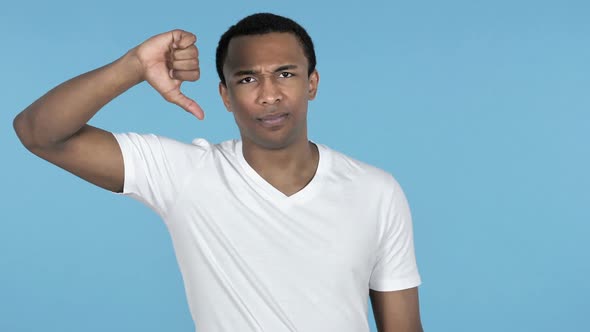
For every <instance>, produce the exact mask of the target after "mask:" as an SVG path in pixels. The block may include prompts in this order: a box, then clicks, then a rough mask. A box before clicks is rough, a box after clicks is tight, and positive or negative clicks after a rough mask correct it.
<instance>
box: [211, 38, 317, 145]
mask: <svg viewBox="0 0 590 332" xmlns="http://www.w3.org/2000/svg"><path fill="white" fill-rule="evenodd" d="M223 74H224V77H225V81H226V84H225V85H224V84H222V83H220V84H219V92H220V94H221V97H222V99H223V103H224V104H225V107H226V108H227V110H228V111H230V112H232V113H233V115H234V118H235V120H236V123H237V125H238V127H239V129H240V134H241V136H242V141H243V144H244V146H248V145H251V144H255V145H257V146H259V147H262V148H265V149H282V148H285V147H288V146H290V145H292V144H297V143H302V144H303V143H304V144H307V105H308V102H309V101H310V100H312V99H314V98H315V95H316V92H317V86H318V82H319V75H318V73H317V71H314V72H313V73H312V74H311V75H308V64H307V58H306V57H305V55H304V53H303V48H302V47H301V45H300V44H299V41H298V40H297V37H295V35H293V34H291V33H268V34H264V35H255V36H240V37H236V38H233V39H232V40H231V41H230V43H229V46H228V50H227V58H226V60H225V63H224V66H223Z"/></svg>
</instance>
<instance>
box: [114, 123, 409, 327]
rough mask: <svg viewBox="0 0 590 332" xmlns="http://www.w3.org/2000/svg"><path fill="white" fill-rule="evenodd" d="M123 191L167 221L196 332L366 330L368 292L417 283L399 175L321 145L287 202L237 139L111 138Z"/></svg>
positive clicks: (130, 134) (129, 135) (399, 288)
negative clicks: (310, 172) (312, 169)
mask: <svg viewBox="0 0 590 332" xmlns="http://www.w3.org/2000/svg"><path fill="white" fill-rule="evenodd" d="M115 137H116V139H117V141H118V142H119V145H120V147H121V151H122V152H123V159H124V163H125V185H124V191H123V193H124V194H126V195H130V196H132V197H133V198H136V199H138V200H140V201H142V202H144V203H145V204H147V205H148V206H149V207H150V208H152V209H153V210H154V211H156V212H157V213H158V214H159V215H160V216H161V217H162V219H163V221H164V222H165V224H166V226H167V228H168V230H169V232H170V235H171V238H172V242H173V245H174V249H175V253H176V257H177V260H178V264H179V267H180V271H181V273H182V277H183V281H184V286H185V290H186V295H187V299H188V304H189V306H190V311H191V314H192V318H193V320H194V322H195V325H196V328H197V331H199V332H222V331H227V332H230V331H231V332H236V331H240V332H248V331H272V332H278V331H300V332H308V331H322V332H328V331H334V332H359V331H369V324H368V317H367V312H368V299H369V288H371V289H374V290H378V291H393V290H401V289H407V288H411V287H415V286H418V285H419V284H420V276H419V274H418V269H417V266H416V260H415V256H414V244H413V235H412V221H411V216H410V211H409V208H408V204H407V201H406V198H405V196H404V194H403V192H402V189H401V188H400V186H399V184H398V183H397V182H396V181H395V180H394V178H393V177H392V176H391V175H390V174H388V173H386V172H384V171H382V170H379V169H377V168H375V167H372V166H369V165H367V164H364V163H362V162H359V161H356V160H354V159H352V158H349V157H347V156H345V155H343V154H341V153H338V152H336V151H334V150H331V149H329V148H328V147H326V146H324V145H321V144H317V146H318V149H319V155H320V158H319V165H318V169H317V172H316V174H315V176H314V178H313V179H312V180H311V182H310V183H309V184H308V185H307V186H306V187H305V188H303V189H302V190H301V191H299V192H297V193H296V194H294V195H291V196H286V195H284V194H283V193H281V192H280V191H279V190H277V189H276V188H274V187H273V186H272V185H270V184H269V183H268V182H266V181H265V180H264V179H263V178H262V177H261V176H260V175H258V173H256V171H255V170H254V169H253V168H251V167H250V165H249V164H248V163H247V162H246V160H245V159H244V157H243V154H242V144H241V141H237V140H232V141H226V142H223V143H220V144H211V143H209V142H207V141H206V140H203V139H195V140H194V141H193V143H192V144H186V143H181V142H178V141H175V140H172V139H169V138H165V137H161V136H155V135H139V134H135V133H128V134H115Z"/></svg>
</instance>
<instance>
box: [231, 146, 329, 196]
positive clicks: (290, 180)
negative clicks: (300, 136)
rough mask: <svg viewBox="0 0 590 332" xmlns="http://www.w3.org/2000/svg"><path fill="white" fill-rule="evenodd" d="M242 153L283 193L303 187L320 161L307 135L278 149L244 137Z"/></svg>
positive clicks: (316, 150)
mask: <svg viewBox="0 0 590 332" xmlns="http://www.w3.org/2000/svg"><path fill="white" fill-rule="evenodd" d="M242 153H243V155H244V159H246V161H247V162H248V164H249V165H250V166H251V167H252V168H253V169H254V170H255V171H256V172H257V173H258V174H259V175H260V176H261V177H262V178H264V179H265V180H266V181H267V182H269V183H270V184H271V185H273V186H274V187H275V188H277V189H278V190H280V191H282V192H283V193H285V194H286V195H290V194H293V193H295V192H297V191H299V190H301V189H302V188H303V187H305V186H306V185H307V184H308V183H309V182H310V181H311V179H312V178H313V176H314V175H315V172H316V170H317V166H318V163H319V152H318V149H317V147H316V146H315V144H313V143H311V142H309V141H308V140H307V138H305V139H304V140H301V142H295V143H293V144H290V145H289V146H287V147H285V148H281V149H266V148H263V147H260V146H259V145H256V144H254V143H253V142H250V141H248V140H243V141H242Z"/></svg>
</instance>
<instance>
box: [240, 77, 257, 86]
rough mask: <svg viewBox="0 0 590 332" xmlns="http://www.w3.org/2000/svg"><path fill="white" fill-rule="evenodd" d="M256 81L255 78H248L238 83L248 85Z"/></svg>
mask: <svg viewBox="0 0 590 332" xmlns="http://www.w3.org/2000/svg"><path fill="white" fill-rule="evenodd" d="M255 81H256V79H254V77H251V76H248V77H244V78H242V79H241V80H240V81H239V82H238V83H240V84H248V83H252V82H255Z"/></svg>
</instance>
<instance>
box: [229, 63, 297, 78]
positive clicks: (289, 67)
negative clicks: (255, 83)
mask: <svg viewBox="0 0 590 332" xmlns="http://www.w3.org/2000/svg"><path fill="white" fill-rule="evenodd" d="M297 68H298V67H297V65H283V66H280V67H278V68H277V69H275V70H274V72H275V73H278V72H281V71H283V70H292V69H297ZM256 74H260V71H259V70H252V69H248V70H238V71H237V72H235V73H234V75H233V76H245V75H256Z"/></svg>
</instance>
